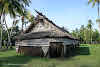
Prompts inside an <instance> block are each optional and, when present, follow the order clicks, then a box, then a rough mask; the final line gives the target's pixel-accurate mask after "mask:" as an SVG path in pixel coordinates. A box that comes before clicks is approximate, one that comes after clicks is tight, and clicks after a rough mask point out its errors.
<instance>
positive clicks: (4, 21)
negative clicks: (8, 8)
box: [3, 15, 12, 48]
mask: <svg viewBox="0 0 100 67" xmlns="http://www.w3.org/2000/svg"><path fill="white" fill-rule="evenodd" d="M3 23H4V24H5V26H6V28H7V33H8V44H7V46H6V47H7V48H8V45H10V48H12V43H11V37H10V32H9V31H8V26H7V23H6V20H5V15H3Z"/></svg>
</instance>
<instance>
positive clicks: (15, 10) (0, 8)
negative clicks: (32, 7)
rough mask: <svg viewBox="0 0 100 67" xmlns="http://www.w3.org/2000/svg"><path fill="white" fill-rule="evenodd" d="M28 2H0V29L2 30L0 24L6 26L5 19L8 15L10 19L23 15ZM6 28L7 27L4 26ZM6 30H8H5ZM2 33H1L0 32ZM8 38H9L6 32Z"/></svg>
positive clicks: (0, 0)
mask: <svg viewBox="0 0 100 67" xmlns="http://www.w3.org/2000/svg"><path fill="white" fill-rule="evenodd" d="M29 3H30V0H0V27H1V28H0V29H1V30H2V26H3V25H2V24H3V23H5V25H6V24H7V23H6V21H2V19H1V18H3V20H5V17H6V16H7V15H8V14H9V15H10V17H12V18H15V17H16V15H23V14H24V11H25V7H26V6H29ZM6 27H7V25H6ZM7 29H8V28H7ZM1 33H2V32H1ZM8 38H10V35H9V32H8ZM1 44H2V34H1Z"/></svg>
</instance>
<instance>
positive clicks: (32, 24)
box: [24, 10, 69, 33]
mask: <svg viewBox="0 0 100 67" xmlns="http://www.w3.org/2000/svg"><path fill="white" fill-rule="evenodd" d="M35 11H36V12H37V13H38V15H40V16H43V18H44V19H46V20H47V21H48V22H50V23H52V24H53V25H54V26H56V27H57V28H59V29H61V30H62V31H63V32H67V33H69V32H68V31H67V30H65V29H63V28H61V27H59V26H57V25H56V24H55V23H53V21H51V20H50V19H48V18H47V17H46V16H45V15H43V14H42V13H40V12H39V11H37V10H35ZM34 20H35V21H34V22H33V23H31V24H30V26H29V27H28V28H27V29H26V30H25V31H24V33H29V32H30V31H31V30H32V29H33V28H34V26H35V25H36V24H37V23H38V20H39V19H38V16H37V17H36V18H35V19H34Z"/></svg>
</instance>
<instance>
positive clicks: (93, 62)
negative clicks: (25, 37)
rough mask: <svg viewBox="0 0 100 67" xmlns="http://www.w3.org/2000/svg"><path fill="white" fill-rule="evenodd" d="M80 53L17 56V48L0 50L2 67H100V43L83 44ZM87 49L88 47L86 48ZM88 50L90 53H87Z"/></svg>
mask: <svg viewBox="0 0 100 67" xmlns="http://www.w3.org/2000/svg"><path fill="white" fill-rule="evenodd" d="M81 47H83V48H82V49H81V48H80V49H79V50H80V51H79V50H77V51H78V52H79V54H78V55H76V56H73V57H66V58H43V57H42V58H41V57H31V56H21V55H19V56H17V54H16V52H15V50H7V51H6V50H5V51H3V52H2V51H0V64H1V65H2V64H25V65H13V66H12V65H6V66H5V65H2V66H1V65H0V67H66V66H68V67H100V44H98V45H95V44H92V45H89V44H81ZM85 47H86V48H87V49H86V48H85ZM87 51H88V52H89V53H90V54H89V55H87V54H85V53H87Z"/></svg>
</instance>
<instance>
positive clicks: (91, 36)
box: [72, 20, 100, 43]
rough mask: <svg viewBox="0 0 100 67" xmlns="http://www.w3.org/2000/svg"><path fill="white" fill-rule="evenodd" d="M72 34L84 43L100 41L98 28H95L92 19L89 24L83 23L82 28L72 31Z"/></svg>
mask: <svg viewBox="0 0 100 67" xmlns="http://www.w3.org/2000/svg"><path fill="white" fill-rule="evenodd" d="M72 35H73V36H74V37H76V38H78V39H80V41H81V42H82V43H92V42H95V41H97V42H99V41H100V34H99V32H98V30H96V29H93V23H92V20H88V24H87V26H84V25H82V26H81V27H80V29H77V28H76V29H75V30H73V31H72Z"/></svg>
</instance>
